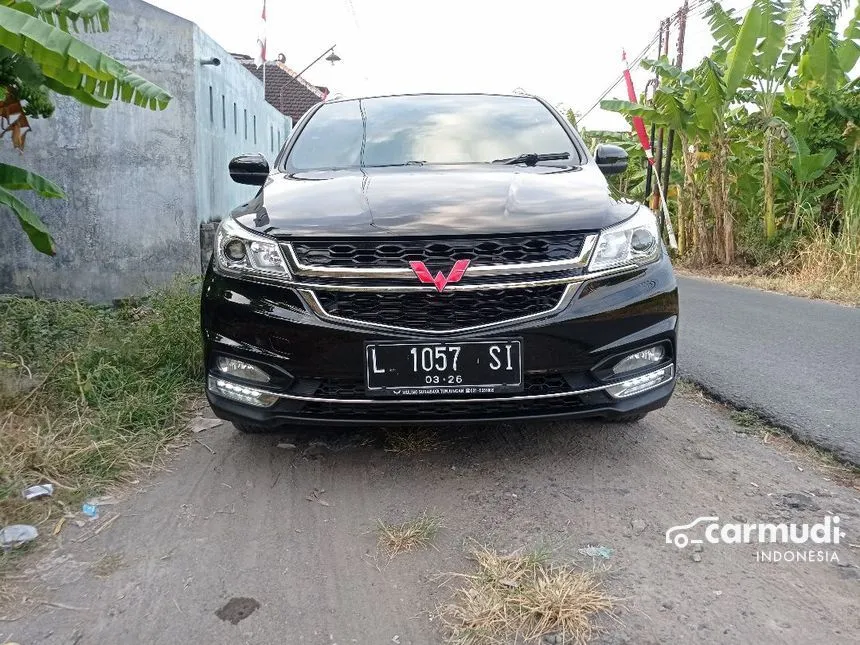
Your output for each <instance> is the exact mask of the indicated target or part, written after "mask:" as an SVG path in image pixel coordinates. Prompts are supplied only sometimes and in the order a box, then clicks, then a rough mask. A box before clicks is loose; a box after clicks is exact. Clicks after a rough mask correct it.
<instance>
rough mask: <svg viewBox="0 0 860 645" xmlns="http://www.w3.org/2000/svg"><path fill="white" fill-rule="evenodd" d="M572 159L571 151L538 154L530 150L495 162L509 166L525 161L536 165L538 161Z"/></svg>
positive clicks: (524, 162)
mask: <svg viewBox="0 0 860 645" xmlns="http://www.w3.org/2000/svg"><path fill="white" fill-rule="evenodd" d="M564 159H570V153H569V152H545V153H544V154H538V153H536V152H528V153H526V154H522V155H519V156H517V157H508V158H506V159H496V160H495V161H493V163H501V164H506V165H509V166H513V165H516V164H520V163H523V164H525V165H527V166H534V165H536V164H537V162H538V161H562V160H564Z"/></svg>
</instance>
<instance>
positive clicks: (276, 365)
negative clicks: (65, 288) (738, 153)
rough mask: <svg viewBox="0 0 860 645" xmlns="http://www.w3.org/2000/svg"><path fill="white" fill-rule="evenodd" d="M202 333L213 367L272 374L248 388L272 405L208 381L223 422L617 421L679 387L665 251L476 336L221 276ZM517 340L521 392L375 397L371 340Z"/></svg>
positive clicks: (209, 293) (211, 291) (208, 294)
mask: <svg viewBox="0 0 860 645" xmlns="http://www.w3.org/2000/svg"><path fill="white" fill-rule="evenodd" d="M201 314H202V330H203V341H204V353H205V360H206V368H207V373H208V375H209V377H210V378H212V379H218V380H221V381H222V382H223V381H224V380H227V381H229V380H230V379H229V378H226V377H224V376H223V375H221V374H219V373H218V372H217V370H216V368H215V358H216V356H218V355H224V356H230V357H235V358H239V359H241V360H245V361H248V362H251V363H255V364H257V365H260V366H261V367H263V369H265V370H266V371H267V372H268V373H269V374H271V375H273V378H272V381H271V382H270V383H267V384H265V385H260V384H253V383H247V382H245V383H239V384H238V385H240V386H242V387H249V388H254V389H258V390H261V391H264V392H266V393H270V394H272V395H274V397H273V398H274V399H275V400H276V401H275V403H274V404H273V405H271V406H270V407H257V406H253V405H248V404H245V403H240V402H237V401H234V400H230V399H228V398H225V397H223V396H220V395H219V394H217V393H216V392H213V391H212V389H211V388H207V397H208V399H209V403H210V405H211V406H212V409H213V410H214V412H215V413H216V414H217V415H218V416H219V417H221V418H223V419H226V420H229V421H234V422H241V423H246V424H255V425H271V426H277V425H284V424H301V425H313V424H324V425H329V426H330V425H377V424H402V423H410V424H411V423H445V422H453V423H464V422H492V421H521V420H534V419H567V418H583V417H617V416H623V415H629V414H635V413H640V412H646V411H650V410H654V409H657V408H660V407H663V406H664V405H665V404H666V403H667V402H668V400H669V398H670V397H671V394H672V391H673V389H674V384H675V380H674V362H675V355H676V330H677V322H678V293H677V286H676V282H675V277H674V273H673V271H672V267H671V264H670V262H669V260H668V258H666V257H665V256H664V257H663V258H662V259H660V260H658V261H657V262H654V263H652V264H650V265H648V266H646V267H644V268H641V269H637V270H634V271H630V272H627V273H623V274H619V275H614V276H609V277H603V278H598V279H594V280H591V281H586V282H583V283H581V284H579V285H578V287H577V289H576V294H575V296H574V297H573V298H572V299H571V300H570V302H569V303H568V304H567V305H566V306H565V307H564V308H562V309H561V310H559V311H554V312H553V313H552V314H551V315H548V316H544V317H538V318H537V319H528V320H520V321H513V322H511V323H506V324H499V325H494V326H492V327H491V328H488V329H485V330H481V331H473V332H471V333H456V332H452V333H450V334H448V335H445V336H444V337H443V338H440V337H439V334H434V335H433V336H432V337H431V336H429V335H419V334H416V333H413V332H394V331H391V330H387V331H375V330H373V329H368V328H366V327H364V328H363V326H362V325H359V324H353V323H342V322H340V321H332V320H324V319H322V318H320V317H319V316H317V315H316V314H315V313H313V311H312V308H311V307H309V306H307V305H306V304H305V301H303V300H302V298H301V297H300V296H299V295H298V294H297V293H296V292H295V291H293V290H292V289H290V288H288V287H284V286H273V285H265V284H258V283H254V282H249V281H245V280H237V279H234V278H228V277H225V276H222V275H219V274H217V273H216V272H214V271H213V270H212V268H211V267H210V269H209V271H208V273H207V275H206V279H205V282H204V289H203V298H202V310H201ZM512 337H517V338H521V339H522V342H523V370H524V377H525V391H524V392H522V393H516V394H508V395H504V394H499V395H480V396H463V397H458V396H445V395H440V396H437V397H433V398H426V399H417V400H416V399H408V400H398V399H393V400H392V399H391V398H371V397H368V396H367V394H366V392H365V389H364V374H365V365H364V355H365V354H364V344H365V342H366V341H386V340H403V339H411V340H419V341H428V340H429V341H440V340H445V341H447V340H451V341H455V342H456V341H467V340H492V339H495V338H498V339H504V338H512ZM655 344H662V345H663V346H664V348H665V349H666V357H665V360H664V361H663V362H661V363H659V364H656V365H654V366H652V367H649V368H648V369H645V370H640V371H637V372H632V373H630V374H624V375H623V376H621V377H617V376H611V377H610V376H609V375H607V372H606V370H603V369H601V365H602V364H604V365H605V364H606V363H607V362H608V361H611V360H614V359H615V358H618V357H620V356H622V355H627V354H630V353H632V352H635V351H637V350H639V349H643V348H647V347H650V346H653V345H655ZM664 367H665V368H669V370H668V371H670V372H671V373H670V374H669V377H668V379H667V380H665V382H663V383H662V384H660V385H658V386H656V387H653V388H651V389H648V390H647V391H644V392H642V393H641V394H636V395H634V396H630V397H625V398H615V397H613V396H612V395H611V394H610V393H609V392H608V391H607V390H608V388H609V387H610V386H611V385H612V384H618V383H619V382H621V381H625V380H626V379H630V378H633V377H637V376H641V375H642V373H643V371H644V372H645V373H649V372H651V371H653V370H656V369H658V368H664Z"/></svg>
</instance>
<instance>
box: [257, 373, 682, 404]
mask: <svg viewBox="0 0 860 645" xmlns="http://www.w3.org/2000/svg"><path fill="white" fill-rule="evenodd" d="M669 367H671V370H670V371H669V373H670V374H671V376H670V378H669V379H668V380H667V381H665V382H663V383H660V384H659V385H655V386H654V387H651V388H648V389H647V390H643V391H642V392H641V393H642V394H644V393H645V392H649V391H651V390H653V389H655V388H657V387H660V386H661V385H666V383H669V382H671V381H672V379H674V378H675V364H674V363H672V364H671V365H669ZM659 369H663V368H659ZM646 373H647V372H646ZM613 385H618V383H607V384H605V385H599V386H597V387H589V388H585V389H582V390H571V391H570V392H553V393H551V394H519V395H514V396H498V397H483V398H471V399H467V398H460V399H411V398H406V399H404V398H399V399H371V398H367V399H333V398H320V397H316V396H305V395H300V394H284V393H283V392H273V391H272V390H267V389H264V388H256V387H255V388H254V389H255V390H258V391H260V392H264V393H266V394H271V395H273V396H277V397H278V398H281V399H288V400H293V401H307V402H312V403H340V404H344V405H355V404H361V405H365V404H366V405H380V406H384V405H386V404H401V403H409V404H425V405H426V404H428V403H431V404H434V405H437V404H439V403H487V402H492V403H501V402H505V401H534V400H536V399H557V398H559V397H565V396H578V395H581V394H590V393H591V392H600V391H603V390H606V389H608V388H610V387H612V386H613Z"/></svg>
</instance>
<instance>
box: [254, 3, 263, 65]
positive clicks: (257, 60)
mask: <svg viewBox="0 0 860 645" xmlns="http://www.w3.org/2000/svg"><path fill="white" fill-rule="evenodd" d="M257 46H258V47H259V49H258V51H257V57H256V58H255V59H254V62H255V63H257V67H259V66H260V65H262V64H263V63H264V62H266V0H263V15H262V16H261V19H260V30H259V32H258V33H257Z"/></svg>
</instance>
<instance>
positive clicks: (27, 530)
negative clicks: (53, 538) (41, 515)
mask: <svg viewBox="0 0 860 645" xmlns="http://www.w3.org/2000/svg"><path fill="white" fill-rule="evenodd" d="M37 537H39V531H37V530H36V527H35V526H30V525H29V524H12V525H11V526H7V527H5V528H3V529H0V547H3V550H4V551H8V550H9V549H14V548H16V547H19V546H21V545H23V544H26V543H27V542H32V541H33V540H35V539H36V538H37Z"/></svg>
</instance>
